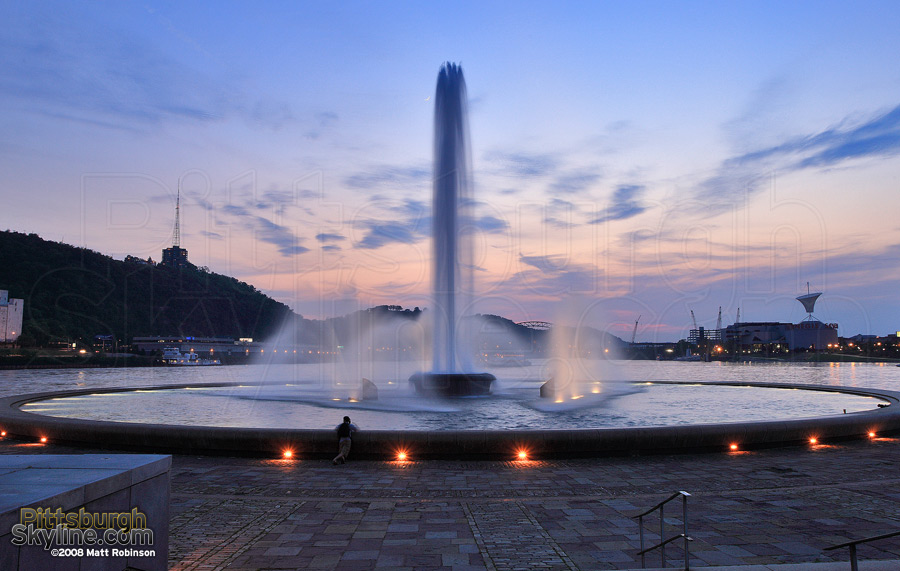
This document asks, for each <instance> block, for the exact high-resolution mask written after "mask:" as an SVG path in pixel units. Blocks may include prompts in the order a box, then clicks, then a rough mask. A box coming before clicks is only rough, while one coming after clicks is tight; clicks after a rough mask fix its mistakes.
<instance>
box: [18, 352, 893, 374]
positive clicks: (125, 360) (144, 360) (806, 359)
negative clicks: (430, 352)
mask: <svg viewBox="0 0 900 571" xmlns="http://www.w3.org/2000/svg"><path fill="white" fill-rule="evenodd" d="M216 358H217V359H220V360H221V361H222V365H220V366H229V365H249V364H251V362H252V360H250V359H248V358H247V357H245V356H243V355H216ZM633 360H635V361H652V360H653V359H633ZM667 361H669V360H667ZM671 361H672V362H676V361H674V360H671ZM285 362H289V360H287V361H285ZM304 362H306V361H304ZM697 362H702V361H697ZM709 362H711V363H715V362H722V363H872V364H875V363H886V364H900V359H891V358H886V357H866V356H864V355H841V354H833V353H813V354H810V353H803V354H800V355H794V356H793V357H763V356H743V357H741V358H738V359H734V358H730V359H712V360H711V361H709ZM173 366H177V365H164V364H162V363H160V362H159V359H158V357H157V356H155V355H117V356H105V355H90V354H88V355H0V371H15V370H28V369H127V368H138V367H140V368H144V367H173Z"/></svg>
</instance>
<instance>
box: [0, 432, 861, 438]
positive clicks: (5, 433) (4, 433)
mask: <svg viewBox="0 0 900 571" xmlns="http://www.w3.org/2000/svg"><path fill="white" fill-rule="evenodd" d="M4 434H6V433H5V432H4ZM869 438H875V431H874V430H870V431H869Z"/></svg>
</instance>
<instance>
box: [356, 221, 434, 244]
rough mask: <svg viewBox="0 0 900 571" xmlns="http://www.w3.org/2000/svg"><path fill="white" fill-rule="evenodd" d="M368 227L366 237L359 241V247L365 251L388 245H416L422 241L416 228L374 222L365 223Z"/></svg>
mask: <svg viewBox="0 0 900 571" xmlns="http://www.w3.org/2000/svg"><path fill="white" fill-rule="evenodd" d="M365 225H366V227H367V233H366V236H365V237H364V238H363V239H362V240H360V241H359V243H358V244H357V247H359V248H362V249H363V250H374V249H376V248H380V247H382V246H384V245H386V244H391V243H400V244H415V243H416V242H418V241H420V240H422V238H423V236H422V234H421V233H418V232H416V231H415V229H414V228H410V227H407V226H403V225H399V224H397V223H396V222H373V221H369V222H367V223H365Z"/></svg>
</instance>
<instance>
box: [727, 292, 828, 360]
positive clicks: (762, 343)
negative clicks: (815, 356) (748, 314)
mask: <svg viewBox="0 0 900 571" xmlns="http://www.w3.org/2000/svg"><path fill="white" fill-rule="evenodd" d="M820 295H822V294H821V293H807V294H806V295H801V296H800V297H798V298H797V301H799V302H800V303H802V304H803V308H804V309H806V312H807V314H808V315H807V317H806V319H804V320H803V321H801V322H800V323H779V322H774V321H764V322H744V323H735V324H733V325H729V326H728V327H726V328H725V330H724V332H723V333H724V334H723V335H722V340H723V342H724V343H725V345H726V346H727V347H729V348H732V349H733V350H736V351H741V352H750V353H760V352H765V353H779V352H782V353H783V352H788V351H821V350H824V349H826V348H828V347H830V346H832V345H835V346H836V345H837V344H838V324H837V323H823V322H821V321H819V320H818V319H816V318H815V317H814V316H813V310H814V308H815V304H816V300H817V299H818V298H819V296H820Z"/></svg>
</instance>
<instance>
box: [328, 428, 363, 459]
mask: <svg viewBox="0 0 900 571" xmlns="http://www.w3.org/2000/svg"><path fill="white" fill-rule="evenodd" d="M336 430H337V436H338V455H337V456H335V457H334V460H332V461H331V463H332V464H343V463H344V462H346V461H347V457H348V456H350V442H351V441H352V439H351V435H352V434H353V433H354V432H356V431H358V430H359V429H358V428H357V427H356V425H355V424H351V423H350V417H349V416H345V417H344V422H342V423H341V424H339V425H338V426H337V429H336Z"/></svg>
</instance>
